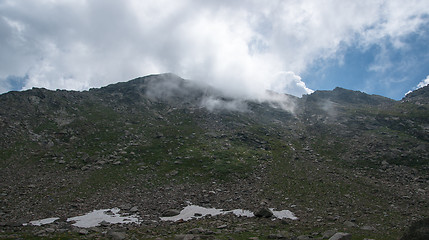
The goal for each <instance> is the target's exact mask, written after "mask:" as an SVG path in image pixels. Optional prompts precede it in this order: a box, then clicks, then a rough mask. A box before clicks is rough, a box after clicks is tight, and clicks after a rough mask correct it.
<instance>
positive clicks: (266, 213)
mask: <svg viewBox="0 0 429 240" xmlns="http://www.w3.org/2000/svg"><path fill="white" fill-rule="evenodd" d="M255 216H256V217H259V218H270V217H272V216H273V212H271V210H270V209H268V208H261V209H259V210H258V211H257V212H255Z"/></svg>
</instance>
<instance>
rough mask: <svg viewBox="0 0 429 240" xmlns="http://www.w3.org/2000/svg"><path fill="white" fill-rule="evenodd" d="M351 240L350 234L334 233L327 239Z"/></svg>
mask: <svg viewBox="0 0 429 240" xmlns="http://www.w3.org/2000/svg"><path fill="white" fill-rule="evenodd" d="M351 239H352V235H351V234H350V233H342V232H338V233H335V234H334V236H332V237H331V238H329V240H351Z"/></svg>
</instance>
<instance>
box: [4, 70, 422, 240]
mask: <svg viewBox="0 0 429 240" xmlns="http://www.w3.org/2000/svg"><path fill="white" fill-rule="evenodd" d="M271 94H273V95H275V96H274V97H273V99H276V100H272V101H265V102H259V101H250V100H240V99H233V98H230V97H227V96H224V95H222V94H221V93H220V92H219V91H217V90H216V89H213V88H211V87H209V86H205V85H198V84H195V83H193V82H190V81H187V80H184V79H181V78H180V77H178V76H175V75H172V74H163V75H152V76H147V77H142V78H138V79H134V80H131V81H129V82H124V83H118V84H113V85H109V86H106V87H103V88H100V89H91V90H90V91H85V92H73V91H49V90H46V89H32V90H28V91H24V92H9V93H6V94H2V95H0V138H1V141H0V147H1V151H0V159H1V160H0V161H1V162H0V164H1V165H0V176H1V179H2V181H1V182H0V187H1V191H2V196H1V203H2V204H1V215H0V217H1V218H2V220H1V221H2V222H3V224H2V226H6V228H7V227H8V226H9V225H11V224H6V222H13V223H17V222H18V223H19V221H23V220H22V218H24V219H26V220H34V219H38V218H44V217H52V216H53V215H56V216H62V217H67V216H71V215H73V214H81V213H82V212H85V211H89V210H93V209H102V208H111V207H117V206H124V204H131V205H132V206H136V207H138V209H139V211H140V213H141V215H142V216H146V217H144V218H147V219H146V220H159V219H158V217H159V216H160V214H161V213H162V212H163V211H164V210H166V209H171V208H179V207H180V206H183V204H184V203H185V202H187V201H189V202H192V203H199V204H205V205H207V206H212V207H217V208H222V209H237V208H242V209H257V208H259V207H260V205H261V204H262V203H263V204H267V205H270V206H272V207H274V208H277V209H290V208H291V206H294V207H293V211H294V212H295V214H296V215H297V217H298V218H300V221H299V222H297V223H296V224H295V223H294V225H293V226H294V227H292V226H289V227H288V229H291V228H294V229H295V231H296V232H299V233H303V234H304V233H305V231H307V230H308V229H322V230H323V229H326V230H327V229H332V228H337V229H342V228H344V227H345V226H344V222H352V223H354V224H355V225H356V226H355V227H350V226H349V227H347V228H348V229H347V230H348V231H350V232H353V231H354V232H356V233H358V234H361V235H362V234H364V235H365V236H368V237H371V236H373V237H377V236H389V237H397V236H398V234H399V232H400V231H401V229H402V227H403V226H405V225H407V224H409V222H410V221H411V220H414V219H420V218H422V217H424V216H427V212H429V209H428V198H427V193H428V191H429V182H428V181H429V179H428V176H429V105H428V99H429V96H428V87H425V88H422V89H419V90H416V91H414V92H412V93H410V94H408V95H407V96H406V97H405V98H404V99H403V100H401V101H394V100H391V99H387V98H384V97H381V96H374V95H367V94H365V93H362V92H355V91H351V90H346V89H341V88H336V89H334V90H333V91H316V92H314V93H313V94H311V95H307V96H304V97H303V98H295V97H292V96H286V95H279V94H277V95H276V94H275V93H271ZM285 109H286V110H285ZM212 192H215V194H214V193H212ZM425 214H426V215H425ZM225 221H226V222H227V224H228V225H230V226H235V225H236V224H238V223H237V222H236V221H235V220H228V219H227V220H225ZM249 221H253V220H249ZM234 224H235V225H234ZM258 224H262V225H264V224H269V222H267V223H255V222H251V223H249V224H248V225H246V226H247V228H248V229H247V231H250V232H253V231H256V230H255V229H256V228H257V227H256V226H257V225H258ZM15 225H16V224H15ZM18 225H19V224H18ZM149 225H150V224H149ZM209 225H210V224H209ZM274 225H275V224H274ZM349 225H351V224H349ZM281 226H282V225H281V224H279V225H275V226H274V227H273V229H275V230H276V231H277V230H278V229H279V228H281ZM365 226H366V227H367V228H368V226H370V227H371V229H372V230H370V231H367V230H362V228H363V227H365ZM164 227H166V228H168V229H170V228H169V227H168V226H164ZM136 228H137V229H139V227H136ZM267 229H270V228H267ZM306 229H307V230H306ZM176 230H177V229H176ZM176 230H171V229H170V230H169V231H173V232H174V231H176ZM8 231H9V230H8ZM23 231H26V230H25V229H24V230H23ZM177 231H178V230H177ZM362 232H363V233H362ZM386 234H387V235H386ZM136 236H140V235H138V234H137V235H136ZM153 236H154V237H156V236H157V235H156V233H154V234H153ZM377 239H378V238H377Z"/></svg>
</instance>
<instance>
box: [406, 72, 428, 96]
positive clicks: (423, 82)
mask: <svg viewBox="0 0 429 240" xmlns="http://www.w3.org/2000/svg"><path fill="white" fill-rule="evenodd" d="M427 85H429V75H427V76H426V78H425V79H424V80H422V81H421V82H419V83H418V84H417V86H416V87H414V88H413V89H412V90H410V91H408V92H407V93H405V95H407V94H409V93H411V92H412V91H414V90H417V89H419V88H422V87H426V86H427Z"/></svg>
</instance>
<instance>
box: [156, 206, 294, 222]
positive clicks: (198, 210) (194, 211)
mask: <svg viewBox="0 0 429 240" xmlns="http://www.w3.org/2000/svg"><path fill="white" fill-rule="evenodd" d="M270 210H271V211H272V212H273V215H274V217H276V218H278V219H283V218H289V219H292V220H296V219H298V218H297V217H295V215H294V214H293V213H292V212H291V211H289V210H282V211H274V208H270ZM228 213H232V214H234V215H235V216H237V217H254V216H255V215H254V214H253V212H251V211H249V210H243V209H234V210H230V211H226V210H223V209H217V208H205V207H201V206H197V205H189V206H186V207H185V208H184V209H183V210H182V211H180V214H179V215H176V216H172V217H161V218H160V219H161V221H173V222H176V221H179V220H183V221H188V220H191V219H199V218H202V217H205V216H216V215H220V214H222V215H224V214H228Z"/></svg>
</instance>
